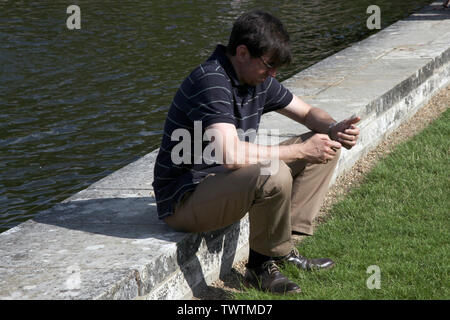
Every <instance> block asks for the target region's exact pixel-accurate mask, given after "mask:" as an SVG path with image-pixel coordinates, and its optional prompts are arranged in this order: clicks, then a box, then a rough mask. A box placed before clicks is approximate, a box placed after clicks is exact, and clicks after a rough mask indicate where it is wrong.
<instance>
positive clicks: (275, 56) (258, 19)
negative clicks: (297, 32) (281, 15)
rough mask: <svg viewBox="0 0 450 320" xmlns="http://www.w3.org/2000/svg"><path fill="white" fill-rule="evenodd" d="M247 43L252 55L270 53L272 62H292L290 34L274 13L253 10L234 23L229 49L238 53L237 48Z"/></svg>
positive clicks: (232, 53) (276, 63)
mask: <svg viewBox="0 0 450 320" xmlns="http://www.w3.org/2000/svg"><path fill="white" fill-rule="evenodd" d="M241 44H243V45H245V46H246V47H247V49H248V50H249V52H250V54H251V55H252V57H261V56H262V55H264V54H266V53H267V54H270V55H271V59H270V62H271V63H273V64H274V65H275V66H277V67H279V66H282V65H287V64H289V63H290V62H291V60H292V56H291V43H290V40H289V34H288V33H287V31H286V29H285V28H284V26H283V24H282V23H281V21H280V20H278V19H277V18H276V17H274V16H273V15H272V14H270V13H268V12H265V11H262V10H253V11H250V12H247V13H244V14H243V15H242V16H240V17H239V18H238V19H237V20H236V21H235V22H234V24H233V29H232V31H231V35H230V40H229V42H228V46H227V51H228V53H229V54H231V55H232V56H234V55H236V48H237V47H238V46H239V45H241Z"/></svg>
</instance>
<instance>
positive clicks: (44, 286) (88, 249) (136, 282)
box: [0, 2, 450, 299]
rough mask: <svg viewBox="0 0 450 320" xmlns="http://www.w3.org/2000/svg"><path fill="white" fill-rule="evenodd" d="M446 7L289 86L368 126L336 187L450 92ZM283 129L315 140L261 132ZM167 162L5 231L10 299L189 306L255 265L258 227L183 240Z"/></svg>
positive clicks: (271, 121)
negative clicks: (164, 193) (251, 244)
mask: <svg viewBox="0 0 450 320" xmlns="http://www.w3.org/2000/svg"><path fill="white" fill-rule="evenodd" d="M440 5H441V4H440V2H436V3H434V4H433V5H432V6H429V7H427V8H425V9H423V10H421V11H420V12H418V13H416V14H414V15H412V16H410V17H409V18H407V19H405V20H402V21H399V22H397V23H395V24H393V25H392V26H390V27H388V28H386V29H384V30H382V31H380V32H378V33H377V34H375V35H373V36H371V37H369V38H368V39H365V40H363V41H361V42H359V43H356V44H354V45H352V46H351V47H349V48H347V49H345V50H342V51H341V52H338V53H337V54H335V55H333V56H331V57H329V58H327V59H325V60H323V61H321V62H319V63H317V64H316V65H314V66H311V67H310V68H308V69H306V70H304V71H302V72H300V73H299V74H297V75H295V76H293V77H292V78H290V79H288V80H286V81H285V82H284V84H285V85H286V86H287V87H288V88H289V89H290V90H292V91H293V92H294V93H295V94H297V95H299V96H301V97H302V98H303V99H304V100H306V101H307V102H309V103H310V104H312V105H314V106H318V107H321V108H324V109H325V110H327V111H328V112H330V114H332V115H333V116H334V117H335V118H336V119H338V120H341V119H344V118H346V117H348V116H350V115H352V114H358V115H360V116H361V117H362V118H363V120H362V122H361V123H360V127H361V129H362V132H361V136H360V141H359V144H358V146H357V147H355V148H353V149H352V150H351V151H347V150H344V151H343V152H342V156H341V158H340V159H339V164H338V168H337V170H336V172H335V175H334V178H336V177H337V176H338V175H339V174H341V173H342V172H344V171H345V170H346V169H348V168H350V167H351V165H352V164H353V163H354V162H355V161H356V160H357V159H359V158H360V157H362V156H363V155H364V154H365V153H366V152H368V151H369V150H370V149H371V148H372V147H374V146H375V145H377V144H378V143H379V142H380V141H381V140H382V139H383V137H384V136H385V135H386V134H387V133H388V132H390V131H392V130H394V129H395V128H396V127H397V126H398V125H399V124H400V123H401V122H403V121H404V120H406V119H408V118H409V117H411V116H412V115H413V114H414V113H415V112H416V111H417V110H418V109H419V108H420V107H421V106H422V105H424V104H425V103H426V102H427V101H428V100H429V99H430V98H431V97H432V96H433V95H434V94H435V93H436V92H437V91H438V90H439V89H440V88H443V87H445V86H446V85H447V84H448V83H449V79H450V63H449V60H450V43H449V42H448V39H450V11H448V10H446V11H440V10H433V9H437V8H439V6H440ZM274 128H275V129H278V133H277V135H275V136H274V135H273V132H270V134H271V135H272V136H267V137H262V140H264V139H268V140H267V142H273V141H271V140H270V139H273V138H276V139H278V140H279V141H281V140H284V139H286V138H287V137H290V136H293V135H296V134H300V133H303V132H305V131H306V128H302V127H301V126H299V125H298V124H295V123H294V122H293V121H290V120H288V119H286V118H284V117H281V116H280V115H279V114H277V113H270V114H267V115H265V116H264V117H263V121H262V123H261V127H260V129H274ZM269 138H270V139H269ZM276 139H275V140H276ZM156 154H157V150H155V151H153V152H151V153H149V154H147V155H146V156H144V157H142V158H141V159H139V160H137V161H136V162H134V163H131V164H129V165H128V166H126V167H124V168H122V169H120V170H118V171H116V172H114V173H113V174H111V175H110V176H108V177H106V178H104V179H102V180H100V181H98V182H97V183H94V184H93V185H91V186H90V187H89V188H87V189H86V190H83V191H81V192H79V193H77V194H75V195H74V196H72V197H70V198H69V199H67V200H65V201H63V202H62V203H60V204H58V205H57V206H55V207H54V208H52V209H50V210H47V211H45V212H42V213H41V214H39V215H38V216H36V217H35V218H34V219H32V220H29V221H27V222H24V223H22V224H20V225H18V226H16V227H15V228H12V229H10V230H8V231H6V232H4V233H2V234H0V299H133V298H137V297H143V298H147V299H187V298H190V297H192V295H193V294H195V292H196V291H197V290H200V289H201V288H202V286H205V285H207V284H209V283H211V282H213V281H214V280H216V279H217V278H218V277H219V276H220V275H223V274H225V273H227V272H228V271H229V270H230V268H231V265H232V263H233V262H236V261H239V260H241V259H243V258H245V257H246V255H247V250H248V241H247V240H248V239H247V237H248V228H249V225H248V219H243V220H242V221H241V222H240V223H238V224H235V225H232V226H230V227H227V228H225V229H222V230H218V231H215V232H209V233H201V234H186V233H179V232H174V231H173V230H171V229H170V228H168V227H167V226H166V225H165V224H164V223H163V222H162V221H159V220H158V219H157V217H156V206H155V203H154V194H153V190H152V186H151V182H152V180H153V162H154V159H155V157H156ZM333 181H334V179H333Z"/></svg>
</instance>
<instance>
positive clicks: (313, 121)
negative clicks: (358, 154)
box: [277, 95, 361, 149]
mask: <svg viewBox="0 0 450 320" xmlns="http://www.w3.org/2000/svg"><path fill="white" fill-rule="evenodd" d="M277 112H278V113H280V114H282V115H284V116H286V117H288V118H290V119H292V120H294V121H297V122H298V123H301V124H303V125H305V126H306V127H308V128H309V129H311V130H313V131H315V132H318V133H324V134H328V135H329V137H330V138H331V139H333V140H335V141H338V142H339V143H341V144H342V145H343V146H344V147H345V148H347V149H351V148H352V147H353V146H354V145H355V144H356V141H357V140H358V135H359V129H358V128H357V127H356V126H355V125H354V124H356V123H358V122H359V121H360V120H361V118H359V117H351V118H348V119H345V120H342V121H341V122H336V120H334V119H333V118H332V117H331V116H330V115H329V114H328V112H326V111H325V110H322V109H319V108H315V107H312V106H310V105H309V104H307V103H306V102H304V101H303V100H301V99H300V98H298V97H297V96H296V95H294V97H293V99H292V101H291V103H290V104H289V105H287V106H286V107H285V108H283V109H280V110H277Z"/></svg>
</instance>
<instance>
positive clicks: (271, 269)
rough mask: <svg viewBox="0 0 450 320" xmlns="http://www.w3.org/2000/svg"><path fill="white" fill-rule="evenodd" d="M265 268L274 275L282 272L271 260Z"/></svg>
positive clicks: (264, 264) (265, 264) (264, 265)
mask: <svg viewBox="0 0 450 320" xmlns="http://www.w3.org/2000/svg"><path fill="white" fill-rule="evenodd" d="M263 268H265V269H267V271H268V272H269V274H274V273H278V272H280V269H279V268H278V266H277V264H276V263H275V261H274V260H269V261H266V262H264V263H263Z"/></svg>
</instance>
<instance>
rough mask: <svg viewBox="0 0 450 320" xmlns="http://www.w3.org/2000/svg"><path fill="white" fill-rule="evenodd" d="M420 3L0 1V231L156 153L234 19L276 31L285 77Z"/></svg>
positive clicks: (361, 0) (353, 0)
mask: <svg viewBox="0 0 450 320" xmlns="http://www.w3.org/2000/svg"><path fill="white" fill-rule="evenodd" d="M430 2H431V1H430V0H427V1H425V0H413V1H387V0H377V1H373V0H367V1H364V0H342V1H326V0H315V1H298V0H297V1H248V0H242V1H206V0H205V1H60V0H56V1H8V0H0V111H1V112H0V232H2V231H5V230H7V229H9V228H11V227H13V226H15V225H17V224H18V223H20V222H22V221H25V220H27V219H29V218H31V217H33V215H34V214H36V213H37V212H39V211H40V210H43V209H46V208H48V207H51V206H52V205H54V204H56V203H58V202H60V201H62V200H64V199H65V198H67V197H69V196H70V195H72V194H74V193H76V192H77V191H79V190H82V189H84V188H86V187H87V186H89V185H90V184H92V183H93V182H95V181H97V180H99V179H101V178H103V177H104V176H106V175H108V174H110V173H112V172H113V171H115V170H117V169H118V168H120V167H123V166H124V165H126V164H128V163H130V162H132V161H134V160H136V159H138V158H139V157H141V156H143V155H144V154H146V153H148V152H151V151H152V150H154V149H156V148H158V147H159V142H160V137H161V130H162V127H163V123H164V118H165V114H166V112H167V109H168V107H169V105H170V102H171V99H172V97H173V95H174V93H175V91H176V89H177V88H178V86H179V84H180V82H181V81H182V80H183V79H184V77H185V76H187V75H188V73H189V72H190V71H191V70H192V69H193V68H194V67H195V66H197V65H198V64H200V63H201V62H203V61H204V60H205V59H206V58H208V57H209V55H210V53H211V51H212V50H213V49H214V47H215V45H216V44H217V43H223V44H226V42H227V39H228V35H229V32H230V30H231V26H232V23H233V21H234V20H235V19H236V18H237V17H238V16H239V15H240V14H241V13H243V12H245V11H247V10H249V9H254V8H262V9H266V10H269V11H271V12H272V13H273V14H275V15H276V16H278V17H279V18H280V19H281V20H282V21H283V22H284V23H285V24H286V26H287V29H288V31H289V32H290V34H291V38H292V40H293V43H294V46H293V48H294V57H295V60H294V63H293V64H292V65H291V66H290V67H288V68H286V69H284V70H281V73H280V75H279V80H284V79H286V78H288V77H290V76H292V75H293V74H295V73H297V72H299V71H301V70H302V69H304V68H306V67H308V66H310V65H312V64H314V63H316V62H318V61H320V60H322V59H324V58H325V57H327V56H329V55H332V54H333V53H335V52H337V51H339V50H342V49H343V48H345V47H347V46H349V45H350V44H352V43H354V42H356V41H359V40H362V39H364V38H366V37H367V36H369V35H370V34H372V33H374V32H376V30H375V31H372V30H368V29H367V28H366V20H367V18H368V17H369V15H368V14H366V9H367V7H368V6H369V5H371V4H376V5H378V6H379V7H380V8H381V22H382V23H381V27H382V28H385V27H387V26H389V25H390V24H392V23H394V22H395V21H397V20H399V19H402V18H404V17H406V16H408V15H409V14H411V13H412V12H413V11H415V10H417V9H419V8H421V7H423V6H424V5H427V4H429V3H430ZM70 4H77V5H79V7H80V8H81V30H68V29H67V27H66V19H67V18H68V17H69V15H68V14H67V13H66V9H67V7H68V6H69V5H70Z"/></svg>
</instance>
